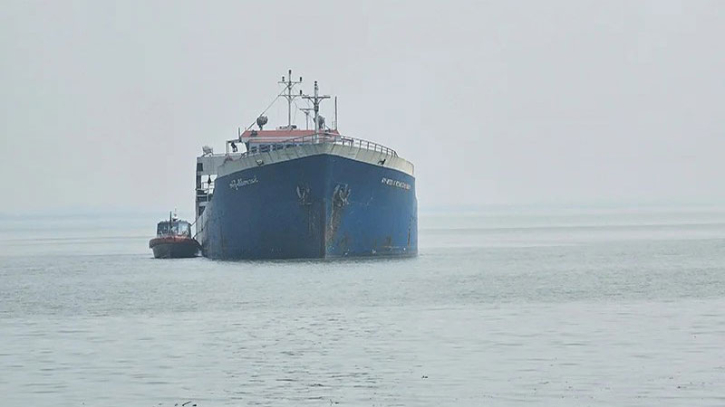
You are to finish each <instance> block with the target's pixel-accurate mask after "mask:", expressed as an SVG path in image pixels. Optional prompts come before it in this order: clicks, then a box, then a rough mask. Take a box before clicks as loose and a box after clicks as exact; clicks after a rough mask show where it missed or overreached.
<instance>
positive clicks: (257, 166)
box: [195, 71, 418, 260]
mask: <svg viewBox="0 0 725 407" xmlns="http://www.w3.org/2000/svg"><path fill="white" fill-rule="evenodd" d="M279 83H280V84H282V85H283V87H282V89H283V90H282V91H281V92H280V93H279V94H278V95H277V99H276V100H281V99H286V101H287V125H283V126H280V127H278V128H276V129H273V130H266V129H264V126H265V125H266V124H267V121H268V118H267V116H265V113H266V111H265V112H262V114H261V115H259V116H258V117H257V118H256V120H255V121H254V123H253V124H252V125H250V126H248V127H247V128H246V129H244V131H242V130H241V129H239V131H238V132H237V137H236V138H234V139H231V140H226V144H225V152H224V153H221V154H219V153H216V154H215V153H214V152H213V149H212V148H210V147H207V146H205V147H203V148H202V151H203V154H202V155H201V156H200V157H198V158H197V160H196V211H195V213H196V221H195V224H196V234H195V238H196V240H198V241H199V243H200V245H201V250H202V254H203V255H204V256H205V257H209V258H212V259H222V260H224V259H296V258H301V259H305V258H307V259H310V258H322V259H325V258H337V257H369V256H415V255H416V254H417V252H418V214H417V212H418V203H417V198H416V193H415V176H414V167H413V164H412V163H411V162H409V161H407V160H405V159H403V158H402V157H400V156H399V155H398V154H397V152H396V151H395V150H393V149H391V148H388V147H385V146H383V145H381V144H378V143H375V142H372V141H368V140H364V139H360V138H356V137H351V136H347V135H344V134H342V133H341V132H339V131H338V129H337V98H335V120H334V121H333V125H332V127H328V126H327V125H326V123H325V119H324V117H323V116H322V115H321V114H320V105H321V103H322V102H323V101H325V100H326V99H330V96H327V95H321V94H320V93H319V86H318V84H317V81H315V82H314V88H313V90H314V91H313V93H312V94H303V92H302V91H301V90H300V91H299V93H297V92H296V89H295V88H296V87H298V86H299V85H300V84H301V83H302V78H301V77H300V78H299V80H293V79H292V71H289V75H288V76H287V77H286V78H285V77H284V76H283V77H282V81H280V82H279ZM298 99H299V100H300V101H301V102H303V103H305V102H306V103H307V107H303V108H301V109H300V110H301V111H302V112H303V113H304V114H305V117H306V123H307V125H306V128H305V129H304V130H303V129H299V128H297V126H296V125H295V124H293V123H292V111H293V104H294V105H295V106H297V100H298ZM270 106H271V105H270ZM310 119H311V120H312V126H310V125H309V121H310Z"/></svg>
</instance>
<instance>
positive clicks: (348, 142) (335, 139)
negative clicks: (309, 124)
mask: <svg viewBox="0 0 725 407" xmlns="http://www.w3.org/2000/svg"><path fill="white" fill-rule="evenodd" d="M321 143H326V144H338V145H343V146H350V147H358V148H361V149H365V150H371V151H377V152H380V153H382V154H385V155H390V156H393V157H397V156H398V153H397V152H395V150H393V149H392V148H389V147H386V146H384V145H382V144H378V143H376V142H374V141H370V140H364V139H359V138H355V137H349V136H343V135H340V134H333V133H318V134H312V135H307V136H301V137H295V138H290V139H285V140H279V141H276V140H274V141H269V142H258V143H255V144H258V145H257V148H256V149H255V150H254V151H247V152H244V153H242V154H241V155H242V156H243V157H245V156H254V155H258V154H262V153H265V152H270V151H278V150H285V149H287V148H295V147H297V146H300V145H307V144H321ZM262 145H265V146H268V147H266V148H265V149H262V148H261V146H262Z"/></svg>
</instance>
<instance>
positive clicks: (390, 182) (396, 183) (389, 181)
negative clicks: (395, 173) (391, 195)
mask: <svg viewBox="0 0 725 407" xmlns="http://www.w3.org/2000/svg"><path fill="white" fill-rule="evenodd" d="M380 183H382V184H385V185H387V186H389V187H395V188H400V189H404V190H406V191H408V190H410V184H408V183H405V182H403V181H398V180H396V179H390V178H385V177H383V179H382V180H381V181H380Z"/></svg>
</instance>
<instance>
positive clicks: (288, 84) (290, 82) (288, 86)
mask: <svg viewBox="0 0 725 407" xmlns="http://www.w3.org/2000/svg"><path fill="white" fill-rule="evenodd" d="M287 73H288V76H287V80H285V77H284V76H283V77H282V80H281V81H279V83H280V84H282V85H284V86H285V88H286V89H287V93H286V94H284V95H283V96H284V98H285V99H287V128H288V129H292V102H293V101H294V99H295V98H297V97H300V96H302V95H301V93H302V92H300V94H299V95H294V94H292V88H294V87H295V85H298V84H300V83H302V77H301V76H300V80H299V81H293V80H292V70H291V69H290V70H289V71H288V72H287Z"/></svg>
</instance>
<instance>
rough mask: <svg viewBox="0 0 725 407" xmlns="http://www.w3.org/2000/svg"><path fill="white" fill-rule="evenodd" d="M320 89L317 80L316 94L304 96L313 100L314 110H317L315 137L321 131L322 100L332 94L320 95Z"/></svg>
mask: <svg viewBox="0 0 725 407" xmlns="http://www.w3.org/2000/svg"><path fill="white" fill-rule="evenodd" d="M319 90H320V88H319V87H318V86H317V81H315V93H314V95H312V96H310V95H304V96H302V97H303V98H304V99H307V100H311V101H312V108H313V109H314V112H315V137H317V134H318V133H319V132H320V102H322V101H323V100H325V99H329V98H330V96H328V95H320V92H319Z"/></svg>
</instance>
